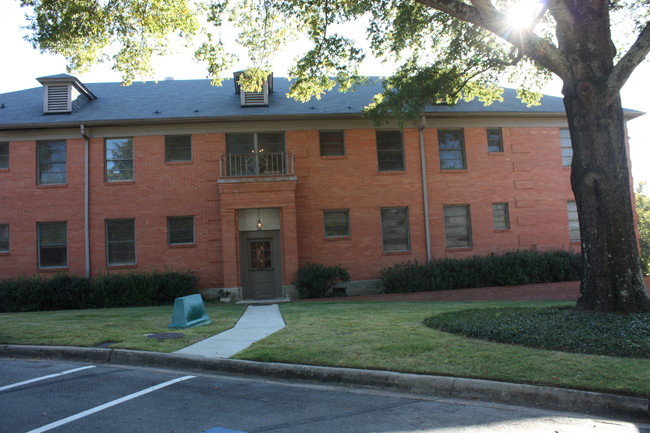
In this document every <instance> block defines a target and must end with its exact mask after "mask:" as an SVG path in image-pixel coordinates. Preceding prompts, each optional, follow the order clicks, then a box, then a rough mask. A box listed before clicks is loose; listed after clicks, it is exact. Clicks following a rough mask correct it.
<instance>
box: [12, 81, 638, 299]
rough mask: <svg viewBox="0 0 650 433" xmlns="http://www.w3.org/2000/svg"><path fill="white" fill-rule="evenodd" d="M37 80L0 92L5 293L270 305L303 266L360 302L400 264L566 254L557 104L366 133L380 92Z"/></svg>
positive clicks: (565, 155) (512, 103) (508, 104)
mask: <svg viewBox="0 0 650 433" xmlns="http://www.w3.org/2000/svg"><path fill="white" fill-rule="evenodd" d="M38 80H39V82H40V83H41V85H42V86H39V87H36V88H33V89H28V90H22V91H16V92H11V93H5V94H1V95H0V278H8V277H15V276H18V275H32V274H52V273H56V272H69V273H73V274H77V275H89V276H96V275H100V274H103V273H106V272H109V273H110V272H128V271H131V270H137V271H142V270H153V269H156V270H167V269H173V270H192V271H194V272H195V273H196V274H197V276H198V277H199V286H200V288H202V289H205V290H208V291H209V290H210V289H214V290H217V289H219V288H226V289H229V290H231V291H234V292H235V293H237V294H239V296H240V297H243V298H265V297H268V298H274V297H281V296H293V295H294V294H295V291H294V290H295V289H294V288H293V287H292V285H291V282H292V281H293V279H294V278H295V275H296V271H297V270H298V268H299V267H300V266H301V265H303V264H305V263H306V262H312V263H322V264H328V265H329V264H339V263H340V264H342V265H343V266H345V267H346V268H347V269H348V270H349V272H350V275H351V277H352V280H353V281H352V282H351V283H350V284H349V286H348V293H362V292H367V291H372V290H373V289H374V286H375V284H374V282H375V280H376V279H377V278H379V275H380V270H381V269H382V268H384V267H386V266H390V265H393V264H396V263H400V262H403V261H408V260H410V261H413V260H418V261H420V262H425V261H426V260H428V259H438V258H443V257H451V258H459V257H466V256H470V255H477V254H478V255H480V254H489V253H497V254H498V253H503V252H506V251H510V250H516V249H527V248H537V249H539V250H553V249H564V250H568V249H579V247H580V243H579V231H578V230H577V216H576V212H575V204H574V203H573V194H572V192H571V188H570V185H569V175H570V167H569V166H570V162H571V143H570V140H569V136H568V130H567V129H566V125H567V123H566V117H565V114H564V107H563V104H562V101H561V99H560V98H556V97H549V96H545V97H544V98H543V100H542V105H540V106H536V107H531V108H528V107H526V106H525V105H523V104H521V103H520V102H519V101H518V100H516V98H515V97H514V92H513V91H512V90H506V92H505V94H504V101H503V102H500V103H495V104H492V105H490V106H487V107H485V106H483V105H482V104H481V103H480V102H478V101H473V102H469V103H467V102H461V103H459V104H457V105H454V106H447V105H436V106H431V107H428V109H427V110H426V112H425V113H423V116H422V118H421V119H419V120H418V121H417V122H413V123H411V124H407V125H405V126H404V127H403V128H399V127H398V125H397V124H395V123H387V124H385V125H382V126H381V127H375V126H374V125H372V124H371V123H370V122H369V121H368V120H367V119H364V118H363V117H362V115H361V111H362V109H363V107H364V106H365V105H367V104H368V103H369V102H370V101H371V99H372V96H373V95H374V94H376V93H378V92H379V91H380V86H379V85H376V84H375V85H367V86H363V87H360V88H358V89H357V90H356V91H354V92H348V93H340V92H336V91H334V92H330V93H329V94H327V95H325V96H323V98H322V99H320V100H318V101H311V102H308V103H300V102H296V101H293V100H290V99H287V98H286V97H285V93H286V92H287V90H288V86H289V83H288V81H287V80H286V79H279V78H275V79H274V80H271V81H269V85H268V86H267V87H265V88H264V89H263V90H262V92H260V93H247V92H239V89H237V88H236V86H233V84H232V83H233V81H231V82H230V83H228V82H226V84H225V85H224V86H223V87H214V86H211V85H210V83H209V80H188V81H173V80H169V81H162V82H158V83H153V82H146V83H136V84H133V85H132V86H128V87H124V86H120V84H119V83H96V84H88V85H84V84H82V83H81V82H79V81H78V80H77V79H76V78H74V77H72V76H69V75H65V74H62V75H56V76H50V77H43V78H39V79H38ZM233 87H235V88H233ZM640 114H641V113H639V112H634V111H626V116H627V118H628V119H630V118H634V117H636V116H638V115H640Z"/></svg>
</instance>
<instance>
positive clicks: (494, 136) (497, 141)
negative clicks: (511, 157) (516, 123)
mask: <svg viewBox="0 0 650 433" xmlns="http://www.w3.org/2000/svg"><path fill="white" fill-rule="evenodd" d="M486 132H487V142H488V152H503V134H502V133H501V128H487V130H486Z"/></svg>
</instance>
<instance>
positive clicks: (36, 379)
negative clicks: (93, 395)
mask: <svg viewBox="0 0 650 433" xmlns="http://www.w3.org/2000/svg"><path fill="white" fill-rule="evenodd" d="M89 368H95V366H94V365H88V366H86V367H80V368H73V369H72V370H66V371H62V372H61V373H55V374H48V375H47V376H41V377H37V378H34V379H29V380H25V381H22V382H18V383H12V384H11V385H5V386H0V391H5V390H7V389H11V388H15V387H17V386H21V385H27V384H28V383H32V382H38V381H40V380H45V379H51V378H53V377H59V376H63V375H64V374H70V373H74V372H77V371H81V370H87V369H89Z"/></svg>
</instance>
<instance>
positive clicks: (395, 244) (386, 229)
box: [381, 207, 410, 252]
mask: <svg viewBox="0 0 650 433" xmlns="http://www.w3.org/2000/svg"><path fill="white" fill-rule="evenodd" d="M381 235H382V241H383V247H384V251H386V252H390V251H408V250H409V248H410V242H409V210H408V208H407V207H388V208H382V209H381Z"/></svg>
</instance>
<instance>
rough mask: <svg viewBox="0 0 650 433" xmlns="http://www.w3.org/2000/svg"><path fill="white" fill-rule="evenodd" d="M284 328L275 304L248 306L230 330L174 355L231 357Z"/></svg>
mask: <svg viewBox="0 0 650 433" xmlns="http://www.w3.org/2000/svg"><path fill="white" fill-rule="evenodd" d="M284 327H285V323H284V319H282V314H281V313H280V309H279V308H278V306H277V304H273V305H250V306H249V307H248V308H247V309H246V311H245V312H244V314H243V315H242V316H241V318H240V319H239V321H238V322H237V324H236V325H235V326H234V327H233V328H232V329H229V330H227V331H225V332H222V333H221V334H217V335H215V336H213V337H210V338H206V339H205V340H202V341H199V342H198V343H196V344H192V345H191V346H187V347H185V348H183V349H181V350H178V351H176V352H174V353H178V354H181V355H199V356H205V357H208V358H230V357H231V356H233V355H234V354H235V353H237V352H241V351H242V350H244V349H246V348H247V347H248V346H250V345H251V344H253V343H255V342H256V341H259V340H261V339H263V338H266V337H268V336H269V335H271V334H273V333H274V332H277V331H279V330H280V329H282V328H284Z"/></svg>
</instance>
